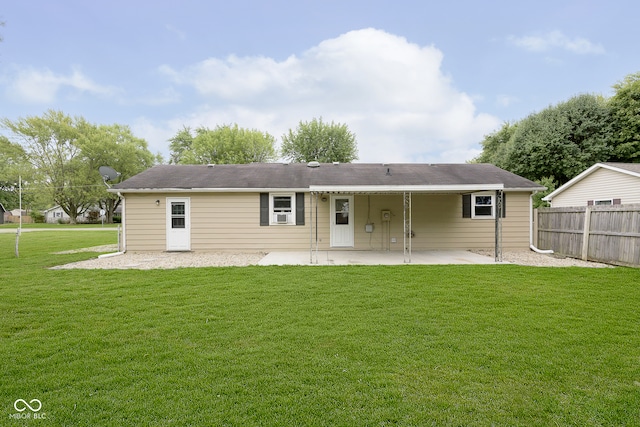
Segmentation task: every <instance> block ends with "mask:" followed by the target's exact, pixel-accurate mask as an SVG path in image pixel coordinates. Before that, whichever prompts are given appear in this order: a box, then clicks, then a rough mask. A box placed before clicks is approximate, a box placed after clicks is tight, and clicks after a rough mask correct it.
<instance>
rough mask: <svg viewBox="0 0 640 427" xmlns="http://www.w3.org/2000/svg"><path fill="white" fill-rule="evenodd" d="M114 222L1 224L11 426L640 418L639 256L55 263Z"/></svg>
mask: <svg viewBox="0 0 640 427" xmlns="http://www.w3.org/2000/svg"><path fill="white" fill-rule="evenodd" d="M115 239H116V237H115V232H103V231H82V232H79V231H73V232H65V231H39V232H33V233H24V234H22V236H21V238H20V258H16V257H15V255H14V247H15V235H14V234H0V251H1V252H0V290H1V291H0V420H1V422H0V425H9V426H11V425H16V426H18V425H34V426H35V425H47V426H49V425H53V426H62V425H65V426H102V425H106V426H111V425H113V426H147V425H149V426H169V425H175V426H187V425H193V426H204V425H211V426H214V425H215V426H225V425H228V426H253V425H260V426H272V425H273V426H293V425H297V426H393V425H398V426H429V425H433V426H447V425H455V426H470V425H480V426H489V425H498V426H555V425H560V426H614V425H615V426H622V425H626V426H632V425H640V271H639V270H636V269H629V268H612V269H586V268H536V267H521V266H515V265H488V266H469V265H464V266H413V265H411V266H410V265H403V266H391V267H390V266H379V267H371V266H350V267H239V268H199V269H178V270H156V271H136V270H121V271H105V270H49V269H47V267H49V266H53V265H58V264H62V263H66V262H71V261H78V260H81V259H87V258H89V257H94V256H96V254H88V253H77V254H66V255H53V254H52V253H53V252H57V251H62V250H68V249H75V248H81V247H87V246H93V245H102V244H108V243H115ZM17 399H24V400H25V401H27V402H30V401H31V400H32V399H38V400H40V401H41V402H42V408H41V410H40V411H39V412H37V413H32V415H33V416H31V418H30V419H24V418H22V419H17V417H16V414H19V413H18V411H17V410H16V409H15V408H14V402H15V401H16V400H17ZM22 414H30V411H29V410H28V409H27V410H26V411H24V412H22ZM36 415H38V416H40V418H39V419H34V417H35V416H36ZM23 416H24V415H23ZM42 418H44V419H42Z"/></svg>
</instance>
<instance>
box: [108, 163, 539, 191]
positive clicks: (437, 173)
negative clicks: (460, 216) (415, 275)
mask: <svg viewBox="0 0 640 427" xmlns="http://www.w3.org/2000/svg"><path fill="white" fill-rule="evenodd" d="M314 166H315V167H314ZM284 189H288V190H294V189H295V190H308V191H323V192H330V191H367V192H369V191H476V190H481V189H484V190H494V189H495V190H499V189H504V190H511V191H513V190H520V191H537V190H543V189H544V187H542V186H540V185H539V184H537V183H535V182H533V181H530V180H528V179H525V178H522V177H520V176H518V175H515V174H513V173H511V172H507V171H505V170H503V169H500V168H498V167H496V166H494V165H491V164H476V163H463V164H417V163H403V164H397V163H395V164H381V163H377V164H371V163H333V164H332V163H322V164H318V163H316V164H315V165H314V164H313V163H309V164H307V163H291V164H286V163H284V164H283V163H251V164H243V165H159V166H154V167H152V168H150V169H148V170H146V171H144V172H142V173H140V174H138V175H135V176H133V177H131V178H129V179H127V180H125V181H124V182H121V183H119V184H115V185H114V186H113V187H112V188H111V189H110V190H109V191H111V192H114V193H115V192H167V191H170V192H173V191H256V190H284Z"/></svg>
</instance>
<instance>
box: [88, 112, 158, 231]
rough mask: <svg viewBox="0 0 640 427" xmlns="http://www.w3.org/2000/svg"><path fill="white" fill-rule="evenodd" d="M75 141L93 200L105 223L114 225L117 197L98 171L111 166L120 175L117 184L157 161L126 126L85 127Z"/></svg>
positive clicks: (142, 142)
mask: <svg viewBox="0 0 640 427" xmlns="http://www.w3.org/2000/svg"><path fill="white" fill-rule="evenodd" d="M81 133H82V137H81V138H79V140H78V146H79V147H80V153H79V156H80V158H81V159H82V160H83V162H84V163H85V164H86V165H87V167H88V168H89V170H90V171H91V174H92V180H91V182H92V183H94V184H95V185H94V187H93V188H95V189H96V192H95V195H94V196H93V198H94V200H96V203H97V204H98V206H99V207H100V208H101V209H104V210H105V212H106V218H105V221H106V222H107V223H112V222H113V216H114V213H115V210H116V209H117V207H118V206H119V205H120V202H121V200H120V197H118V196H117V195H115V194H112V193H109V192H107V186H106V185H104V183H103V179H102V177H101V176H100V173H99V171H98V169H99V168H100V166H110V167H112V168H113V169H115V170H116V171H118V172H119V173H120V178H119V179H120V180H124V179H127V178H130V177H132V176H133V175H136V174H138V173H140V172H142V171H144V170H145V169H148V168H150V167H151V166H153V165H154V164H156V163H157V162H158V161H159V159H158V157H157V156H154V155H153V154H152V153H151V152H150V151H149V149H148V144H147V142H146V141H145V140H144V139H141V138H137V137H135V136H134V135H133V133H132V132H131V129H130V128H129V127H128V126H123V125H119V124H113V125H99V126H96V125H92V124H85V126H84V128H83V129H82V132H81Z"/></svg>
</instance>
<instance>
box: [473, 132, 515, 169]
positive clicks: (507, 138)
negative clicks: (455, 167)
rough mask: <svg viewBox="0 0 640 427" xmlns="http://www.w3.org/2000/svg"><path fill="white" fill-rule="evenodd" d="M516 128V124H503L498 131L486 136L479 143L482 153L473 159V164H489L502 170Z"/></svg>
mask: <svg viewBox="0 0 640 427" xmlns="http://www.w3.org/2000/svg"><path fill="white" fill-rule="evenodd" d="M517 128H518V124H517V123H508V122H505V123H503V124H502V127H501V128H500V129H499V130H497V131H495V132H493V133H491V134H489V135H486V136H485V137H484V140H483V141H482V142H481V145H482V153H481V154H480V155H479V156H478V157H476V158H475V159H473V163H491V164H494V165H496V166H498V167H500V168H504V167H505V164H506V157H507V154H508V152H509V147H510V144H512V143H513V135H514V134H515V132H516V129H517Z"/></svg>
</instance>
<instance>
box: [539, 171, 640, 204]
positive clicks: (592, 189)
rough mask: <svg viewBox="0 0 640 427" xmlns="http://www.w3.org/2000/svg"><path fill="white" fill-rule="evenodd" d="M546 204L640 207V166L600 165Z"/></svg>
mask: <svg viewBox="0 0 640 427" xmlns="http://www.w3.org/2000/svg"><path fill="white" fill-rule="evenodd" d="M542 200H544V201H547V202H549V203H550V204H551V207H554V208H557V207H574V206H590V205H628V204H634V203H640V163H596V164H595V165H593V166H591V167H590V168H589V169H587V170H585V171H584V172H582V173H581V174H579V175H578V176H576V177H575V178H573V179H572V180H571V181H569V182H567V183H566V184H564V185H562V186H561V187H559V188H558V189H556V190H555V191H553V192H552V193H550V194H549V195H547V196H546V197H544V198H543V199H542Z"/></svg>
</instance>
